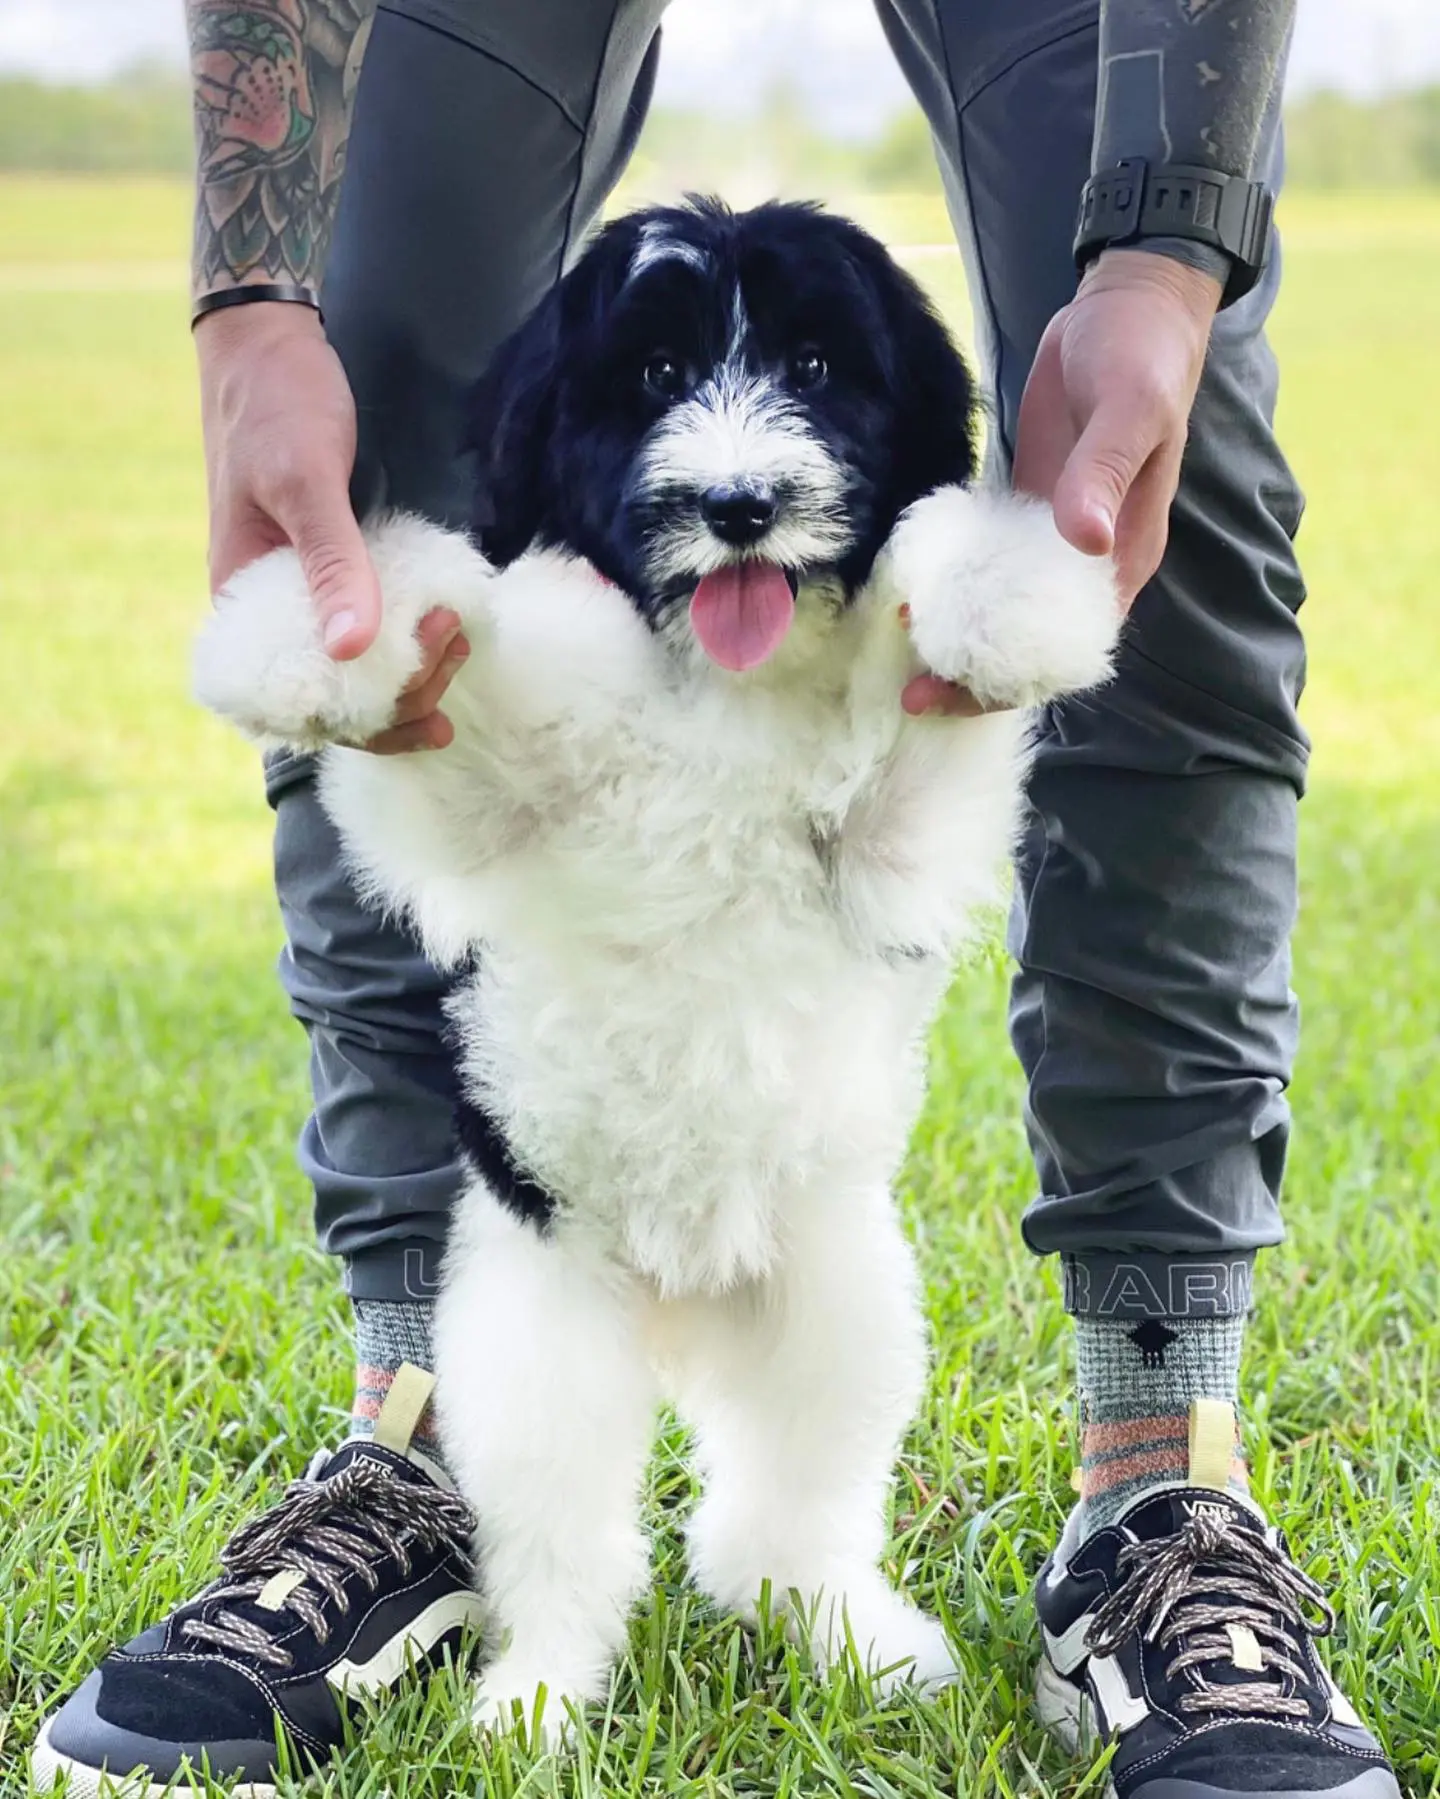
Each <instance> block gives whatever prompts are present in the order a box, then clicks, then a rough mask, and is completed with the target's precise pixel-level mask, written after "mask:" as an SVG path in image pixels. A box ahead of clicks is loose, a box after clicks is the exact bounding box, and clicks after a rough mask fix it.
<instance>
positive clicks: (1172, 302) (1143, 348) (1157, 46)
mask: <svg viewBox="0 0 1440 1799" xmlns="http://www.w3.org/2000/svg"><path fill="white" fill-rule="evenodd" d="M1293 16H1294V0H1101V12H1100V67H1099V86H1098V90H1097V112H1096V125H1095V141H1094V166H1095V167H1096V168H1097V169H1104V168H1109V167H1113V166H1114V164H1115V163H1117V162H1119V161H1121V160H1123V159H1125V158H1127V157H1132V156H1143V157H1146V158H1147V159H1151V160H1153V161H1159V162H1164V161H1173V162H1194V163H1202V164H1206V165H1209V166H1211V167H1214V168H1217V169H1219V170H1221V171H1222V172H1224V173H1226V174H1237V175H1246V176H1249V175H1252V174H1253V172H1254V169H1253V165H1254V160H1255V154H1256V148H1257V145H1258V143H1259V138H1260V130H1261V125H1262V123H1263V120H1264V117H1265V111H1266V108H1267V107H1268V105H1269V104H1270V101H1271V98H1272V95H1273V93H1274V90H1275V86H1276V83H1277V81H1278V80H1279V77H1280V72H1281V65H1282V62H1283V58H1284V51H1285V45H1286V41H1287V39H1288V36H1289V31H1290V25H1291V21H1292V19H1293ZM1077 198H1078V196H1077ZM1156 251H1159V252H1161V253H1160V254H1158V255H1157V254H1155V253H1154V252H1156ZM1226 267H1227V261H1226V258H1225V256H1224V253H1223V252H1220V251H1214V250H1210V249H1209V248H1208V247H1205V246H1201V245H1193V244H1189V243H1182V242H1179V241H1178V240H1170V239H1164V240H1160V239H1155V240H1151V241H1150V242H1149V243H1148V244H1147V245H1146V246H1145V247H1144V248H1141V247H1138V246H1137V247H1136V248H1133V249H1132V248H1125V249H1111V250H1106V251H1104V252H1103V253H1102V254H1101V255H1100V256H1099V257H1098V258H1097V260H1096V261H1095V262H1093V263H1092V264H1091V266H1090V268H1089V270H1088V271H1087V272H1086V274H1085V276H1084V278H1083V279H1082V281H1081V284H1080V290H1079V293H1078V294H1077V295H1076V298H1075V299H1074V300H1073V301H1072V302H1071V304H1070V305H1069V306H1067V307H1065V308H1064V309H1063V310H1062V311H1061V312H1059V313H1057V314H1056V316H1055V318H1054V319H1052V320H1051V322H1050V325H1049V327H1048V329H1047V330H1046V332H1045V335H1044V337H1043V339H1042V340H1041V344H1040V349H1039V352H1038V354H1037V356H1036V359H1035V366H1034V368H1033V369H1032V371H1031V374H1030V379H1029V382H1028V384H1027V386H1026V390H1025V396H1024V399H1023V401H1022V403H1021V407H1020V421H1019V428H1018V432H1017V441H1016V446H1015V484H1016V486H1017V487H1021V488H1024V489H1026V490H1027V491H1028V492H1031V493H1037V494H1040V495H1042V496H1043V497H1044V498H1046V499H1049V500H1050V501H1051V502H1052V504H1053V505H1054V508H1055V521H1056V524H1057V525H1058V527H1059V529H1060V532H1061V534H1062V535H1063V536H1064V537H1065V538H1067V539H1068V540H1069V542H1071V543H1073V544H1074V545H1075V546H1076V548H1077V549H1081V550H1085V551H1088V552H1089V553H1090V554H1092V555H1108V554H1110V553H1112V552H1113V553H1114V555H1115V557H1116V559H1117V562H1118V564H1119V569H1120V581H1121V586H1122V589H1123V590H1124V593H1125V595H1126V597H1127V598H1133V597H1134V595H1135V594H1136V593H1137V592H1138V591H1139V589H1140V587H1141V586H1143V584H1144V583H1145V582H1146V581H1147V580H1148V579H1149V578H1150V576H1151V575H1152V574H1154V572H1155V570H1156V568H1158V567H1159V564H1160V558H1161V556H1162V555H1163V553H1164V549H1165V541H1166V536H1167V531H1168V518H1169V510H1170V503H1171V501H1172V500H1173V499H1174V497H1175V489H1176V487H1177V485H1178V483H1179V479H1180V458H1181V454H1182V452H1183V450H1184V447H1185V433H1186V429H1187V426H1188V423H1189V418H1190V409H1191V407H1192V405H1193V404H1194V400H1195V390H1196V388H1197V387H1198V385H1199V382H1200V374H1201V370H1202V369H1203V367H1204V362H1205V349H1206V345H1207V344H1208V342H1209V337H1210V327H1211V323H1212V321H1213V319H1214V315H1215V311H1216V308H1217V307H1218V305H1219V303H1220V297H1221V290H1222V287H1223V283H1224V277H1225V270H1226Z"/></svg>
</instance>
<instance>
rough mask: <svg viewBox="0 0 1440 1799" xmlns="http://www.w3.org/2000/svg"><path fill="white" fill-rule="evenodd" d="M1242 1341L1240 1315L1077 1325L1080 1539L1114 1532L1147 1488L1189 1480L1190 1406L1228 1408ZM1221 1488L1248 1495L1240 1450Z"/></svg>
mask: <svg viewBox="0 0 1440 1799" xmlns="http://www.w3.org/2000/svg"><path fill="white" fill-rule="evenodd" d="M1244 1335H1245V1318H1244V1315H1243V1314H1241V1315H1238V1316H1236V1317H1232V1318H1147V1319H1144V1320H1142V1321H1139V1322H1137V1321H1136V1320H1135V1319H1126V1318H1089V1317H1080V1318H1077V1319H1076V1320H1075V1359H1076V1371H1077V1374H1078V1377H1079V1385H1080V1421H1081V1427H1082V1436H1081V1462H1080V1503H1081V1529H1082V1531H1083V1532H1084V1533H1085V1534H1086V1535H1088V1534H1089V1533H1090V1532H1092V1531H1096V1530H1100V1529H1102V1528H1103V1527H1104V1526H1105V1525H1107V1524H1112V1523H1113V1522H1114V1521H1115V1519H1116V1518H1118V1517H1119V1516H1120V1514H1121V1513H1122V1512H1123V1511H1124V1510H1125V1508H1126V1507H1127V1506H1128V1505H1129V1504H1130V1503H1131V1502H1132V1500H1134V1499H1135V1498H1136V1497H1137V1496H1138V1495H1139V1494H1140V1493H1142V1492H1144V1490H1145V1489H1146V1488H1147V1487H1155V1486H1163V1485H1166V1484H1168V1483H1171V1482H1175V1481H1183V1480H1185V1479H1186V1478H1187V1476H1188V1474H1189V1465H1190V1408H1191V1403H1192V1401H1194V1400H1197V1399H1214V1400H1223V1401H1225V1402H1227V1403H1228V1404H1229V1405H1231V1406H1232V1407H1233V1406H1234V1404H1235V1400H1236V1394H1237V1391H1238V1387H1239V1380H1240V1346H1241V1343H1242V1342H1243V1340H1244ZM1223 1453H1224V1452H1223V1448H1222V1450H1221V1455H1222V1458H1223ZM1227 1484H1228V1485H1229V1486H1230V1487H1231V1488H1232V1489H1233V1490H1234V1491H1236V1492H1241V1493H1245V1492H1248V1491H1249V1481H1248V1478H1247V1475H1246V1470H1245V1463H1244V1461H1243V1460H1242V1458H1241V1455H1240V1447H1239V1443H1238V1441H1237V1443H1236V1447H1235V1453H1234V1455H1233V1456H1232V1458H1231V1461H1230V1478H1229V1481H1228V1483H1227Z"/></svg>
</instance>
